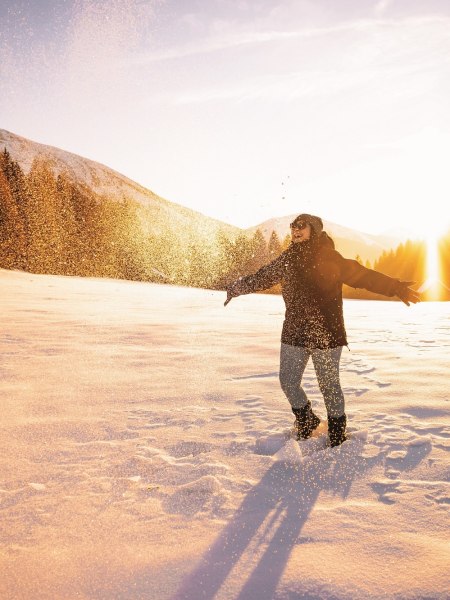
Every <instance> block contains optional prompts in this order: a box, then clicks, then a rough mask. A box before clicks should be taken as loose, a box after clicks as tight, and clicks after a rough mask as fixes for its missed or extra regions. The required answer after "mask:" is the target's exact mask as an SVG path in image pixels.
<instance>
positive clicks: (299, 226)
mask: <svg viewBox="0 0 450 600" xmlns="http://www.w3.org/2000/svg"><path fill="white" fill-rule="evenodd" d="M290 227H291V229H306V227H308V223H306V222H305V221H298V222H295V221H293V222H292V223H291V224H290Z"/></svg>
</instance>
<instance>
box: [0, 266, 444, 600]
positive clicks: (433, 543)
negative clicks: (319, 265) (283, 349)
mask: <svg viewBox="0 0 450 600" xmlns="http://www.w3.org/2000/svg"><path fill="white" fill-rule="evenodd" d="M0 284H1V308H2V323H3V324H2V330H3V331H2V334H1V337H0V343H1V356H2V361H1V363H0V373H1V377H2V386H1V390H0V394H1V406H2V411H1V424H2V425H1V429H2V435H1V438H0V439H1V452H0V462H1V474H2V475H1V481H0V517H1V518H0V537H1V540H2V551H1V555H0V556H1V558H0V565H1V572H2V576H1V578H0V596H1V597H2V598H37V597H38V598H40V599H44V598H46V599H47V598H48V599H55V598H58V599H59V598H64V599H69V598H70V599H72V598H73V599H75V598H82V599H100V598H104V599H106V598H108V599H119V598H120V599H123V600H125V599H127V600H131V599H144V598H145V599H146V600H153V599H154V600H169V599H174V600H175V599H185V600H186V599H189V600H199V599H200V598H203V599H206V600H213V598H214V600H225V599H231V598H236V599H239V600H243V599H244V598H245V599H255V600H256V599H257V600H269V599H270V600H272V599H279V600H281V599H289V600H293V599H297V598H304V599H314V600H316V599H319V598H321V599H329V600H331V599H337V598H339V599H340V600H350V599H352V600H355V599H359V598H364V599H381V598H383V599H387V598H389V599H397V598H402V599H408V600H412V599H416V600H418V599H424V598H433V599H444V598H445V597H447V596H446V594H447V592H448V572H449V559H450V555H449V546H448V526H449V521H448V507H449V504H450V485H449V461H448V452H449V449H450V418H449V391H448V370H449V366H450V364H449V349H450V337H449V333H450V305H449V303H445V302H442V303H423V304H418V305H415V306H411V307H409V308H407V307H406V306H405V305H403V304H402V303H400V302H370V301H346V302H345V312H346V319H347V329H348V334H349V343H350V351H348V350H347V349H344V352H343V359H342V362H343V364H342V384H343V388H344V392H345V395H346V402H347V415H348V422H349V431H350V439H349V440H348V441H346V442H344V444H343V445H342V446H341V447H339V448H335V449H330V448H327V447H326V425H325V422H323V423H322V424H321V425H320V427H319V431H318V434H319V435H318V436H316V437H314V438H312V439H310V440H307V441H305V442H300V443H297V442H294V441H293V440H292V439H290V438H289V431H290V428H291V426H292V423H293V415H292V414H291V412H290V409H289V407H288V403H287V400H286V399H285V398H283V395H282V393H281V391H280V388H279V384H278V352H279V337H280V329H281V324H282V320H283V305H282V300H281V298H280V297H279V296H265V295H251V296H245V297H240V298H237V299H234V300H233V301H232V302H231V303H230V304H229V305H228V306H227V307H226V308H224V306H223V301H224V299H225V297H224V296H225V295H224V293H222V292H213V291H206V290H193V289H187V288H176V287H171V286H159V285H155V284H146V283H131V282H126V281H116V280H106V279H105V280H100V279H80V278H75V277H72V278H70V277H57V276H42V275H31V274H27V273H19V272H8V271H0ZM304 386H305V390H306V392H307V393H308V394H309V396H310V398H311V400H312V403H313V407H314V410H315V411H316V412H317V413H318V414H319V415H320V416H321V417H322V419H324V418H325V413H324V406H323V402H322V399H321V396H320V393H319V392H318V390H317V384H316V379H315V376H314V374H313V371H312V369H311V367H310V366H308V369H307V371H306V373H305V378H304Z"/></svg>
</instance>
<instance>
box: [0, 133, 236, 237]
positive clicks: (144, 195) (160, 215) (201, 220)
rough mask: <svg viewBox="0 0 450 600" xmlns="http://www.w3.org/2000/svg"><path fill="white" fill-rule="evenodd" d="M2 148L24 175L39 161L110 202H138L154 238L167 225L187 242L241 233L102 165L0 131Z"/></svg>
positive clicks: (233, 235)
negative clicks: (223, 234) (220, 234)
mask: <svg viewBox="0 0 450 600" xmlns="http://www.w3.org/2000/svg"><path fill="white" fill-rule="evenodd" d="M4 148H6V149H7V150H8V152H9V153H10V155H11V157H12V159H13V160H14V161H16V162H18V163H19V165H20V166H21V168H22V169H23V170H24V172H25V173H27V172H28V171H29V170H30V168H31V165H32V163H33V161H34V160H35V159H40V160H43V161H46V163H47V164H48V165H49V166H50V167H51V169H52V170H53V172H54V173H55V174H60V173H62V172H65V173H66V174H67V175H68V176H69V177H70V179H72V180H73V181H74V182H77V183H81V184H84V185H86V186H87V187H88V188H90V189H92V190H93V191H94V192H95V193H96V194H99V195H100V196H105V197H108V198H110V199H111V200H118V201H123V200H125V199H127V200H133V201H135V202H138V203H139V204H141V205H142V206H144V207H145V208H146V209H147V211H146V216H149V217H150V218H149V222H148V223H147V224H146V225H147V227H148V229H149V230H151V232H152V233H153V234H156V235H159V234H161V233H163V232H164V231H166V230H167V228H168V225H169V224H170V229H176V231H177V234H179V235H180V237H182V238H183V237H184V238H186V240H189V239H198V238H204V239H206V238H208V239H209V240H211V239H213V237H215V235H216V234H217V233H218V232H219V231H222V232H224V233H225V234H226V235H228V236H229V237H235V236H236V235H238V234H239V233H242V232H243V230H242V229H240V228H238V227H234V226H233V225H228V224H227V223H223V222H222V221H218V220H217V219H213V218H211V217H207V216H205V215H203V214H201V213H199V212H196V211H194V210H191V209H189V208H185V207H184V206H181V205H179V204H176V203H174V202H170V201H168V200H165V199H164V198H161V197H160V196H158V195H157V194H155V193H154V192H152V191H151V190H148V189H146V188H144V187H143V186H141V185H139V184H138V183H136V182H135V181H132V180H131V179H128V177H125V175H121V174H120V173H118V172H117V171H114V170H113V169H110V168H109V167H106V166H105V165H102V164H100V163H97V162H95V161H93V160H89V159H87V158H83V157H81V156H78V155H77V154H72V153H71V152H66V151H65V150H61V149H59V148H55V147H53V146H46V145H44V144H39V143H37V142H33V141H31V140H28V139H26V138H23V137H20V136H18V135H16V134H14V133H11V132H9V131H6V130H4V129H0V151H3V149H4Z"/></svg>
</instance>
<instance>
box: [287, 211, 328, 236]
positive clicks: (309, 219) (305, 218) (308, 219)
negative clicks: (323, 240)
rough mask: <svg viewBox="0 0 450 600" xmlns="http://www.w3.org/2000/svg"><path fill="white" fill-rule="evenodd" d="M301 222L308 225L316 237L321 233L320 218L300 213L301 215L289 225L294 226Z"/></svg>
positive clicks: (321, 224) (321, 223)
mask: <svg viewBox="0 0 450 600" xmlns="http://www.w3.org/2000/svg"><path fill="white" fill-rule="evenodd" d="M301 222H303V223H308V225H311V227H312V228H313V229H314V232H315V233H316V235H320V234H321V233H322V231H323V222H322V219H321V218H320V217H316V216H314V215H308V214H306V213H302V214H301V215H298V217H295V219H294V220H293V221H292V223H291V225H296V223H301Z"/></svg>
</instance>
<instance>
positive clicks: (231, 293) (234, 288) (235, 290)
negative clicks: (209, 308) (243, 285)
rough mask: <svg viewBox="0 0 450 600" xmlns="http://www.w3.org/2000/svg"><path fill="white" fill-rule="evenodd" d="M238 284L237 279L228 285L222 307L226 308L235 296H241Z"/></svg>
mask: <svg viewBox="0 0 450 600" xmlns="http://www.w3.org/2000/svg"><path fill="white" fill-rule="evenodd" d="M239 283H240V282H239V279H237V280H236V281H234V282H233V283H232V284H231V285H229V286H228V287H227V299H226V300H225V302H224V303H223V305H224V306H226V305H227V304H228V303H229V302H231V300H232V299H233V298H236V297H237V296H240V295H241V292H240V290H239Z"/></svg>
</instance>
